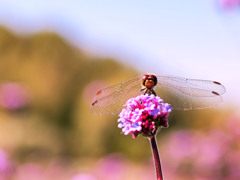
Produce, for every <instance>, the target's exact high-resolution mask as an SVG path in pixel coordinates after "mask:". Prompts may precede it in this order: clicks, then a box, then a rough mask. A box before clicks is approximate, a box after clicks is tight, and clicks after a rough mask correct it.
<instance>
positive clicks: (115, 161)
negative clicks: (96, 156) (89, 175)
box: [97, 154, 125, 180]
mask: <svg viewBox="0 0 240 180" xmlns="http://www.w3.org/2000/svg"><path fill="white" fill-rule="evenodd" d="M97 170H98V175H99V177H104V180H121V179H123V174H124V171H125V168H124V163H123V160H122V156H121V155H118V154H111V155H108V156H106V157H104V158H103V159H101V160H100V161H99V163H98V165H97Z"/></svg>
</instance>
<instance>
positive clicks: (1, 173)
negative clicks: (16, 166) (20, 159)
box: [0, 150, 13, 180]
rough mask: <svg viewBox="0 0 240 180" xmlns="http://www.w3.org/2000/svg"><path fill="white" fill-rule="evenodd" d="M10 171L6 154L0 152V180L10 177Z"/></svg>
mask: <svg viewBox="0 0 240 180" xmlns="http://www.w3.org/2000/svg"><path fill="white" fill-rule="evenodd" d="M12 170H13V169H12V167H11V163H10V161H9V160H8V156H7V154H6V153H5V152H4V151H3V150H0V180H4V179H7V178H8V177H9V176H10V175H11V173H12Z"/></svg>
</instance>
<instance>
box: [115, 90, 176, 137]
mask: <svg viewBox="0 0 240 180" xmlns="http://www.w3.org/2000/svg"><path fill="white" fill-rule="evenodd" d="M124 106H126V108H124V109H123V110H122V112H121V113H120V114H119V119H118V122H119V124H118V127H119V128H122V132H123V133H124V135H128V134H132V136H133V138H136V137H137V136H138V135H139V134H143V135H144V136H147V137H152V136H154V135H155V134H156V132H157V130H158V128H159V127H168V120H167V117H168V115H169V113H170V112H171V110H172V108H171V107H170V105H169V104H168V103H163V100H162V99H161V98H160V97H158V96H154V95H147V94H146V95H140V96H137V97H135V98H131V99H129V100H128V101H127V103H126V104H125V105H124Z"/></svg>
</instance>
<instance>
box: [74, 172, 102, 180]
mask: <svg viewBox="0 0 240 180" xmlns="http://www.w3.org/2000/svg"><path fill="white" fill-rule="evenodd" d="M71 180H97V179H96V178H95V176H93V175H92V174H87V173H86V174H84V173H83V174H77V175H75V176H74V177H73V178H72V179H71Z"/></svg>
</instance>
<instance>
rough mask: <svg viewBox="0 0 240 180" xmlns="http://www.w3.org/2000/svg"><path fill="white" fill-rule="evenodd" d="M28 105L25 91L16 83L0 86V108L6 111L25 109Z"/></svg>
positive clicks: (27, 95) (27, 96)
mask: <svg viewBox="0 0 240 180" xmlns="http://www.w3.org/2000/svg"><path fill="white" fill-rule="evenodd" d="M28 103H29V94H28V93H27V91H26V89H25V88H24V87H23V86H21V85H20V84H17V83H6V84H2V85H1V86H0V106H1V107H2V108H4V109H7V110H18V109H22V108H25V107H26V106H27V105H28Z"/></svg>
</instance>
